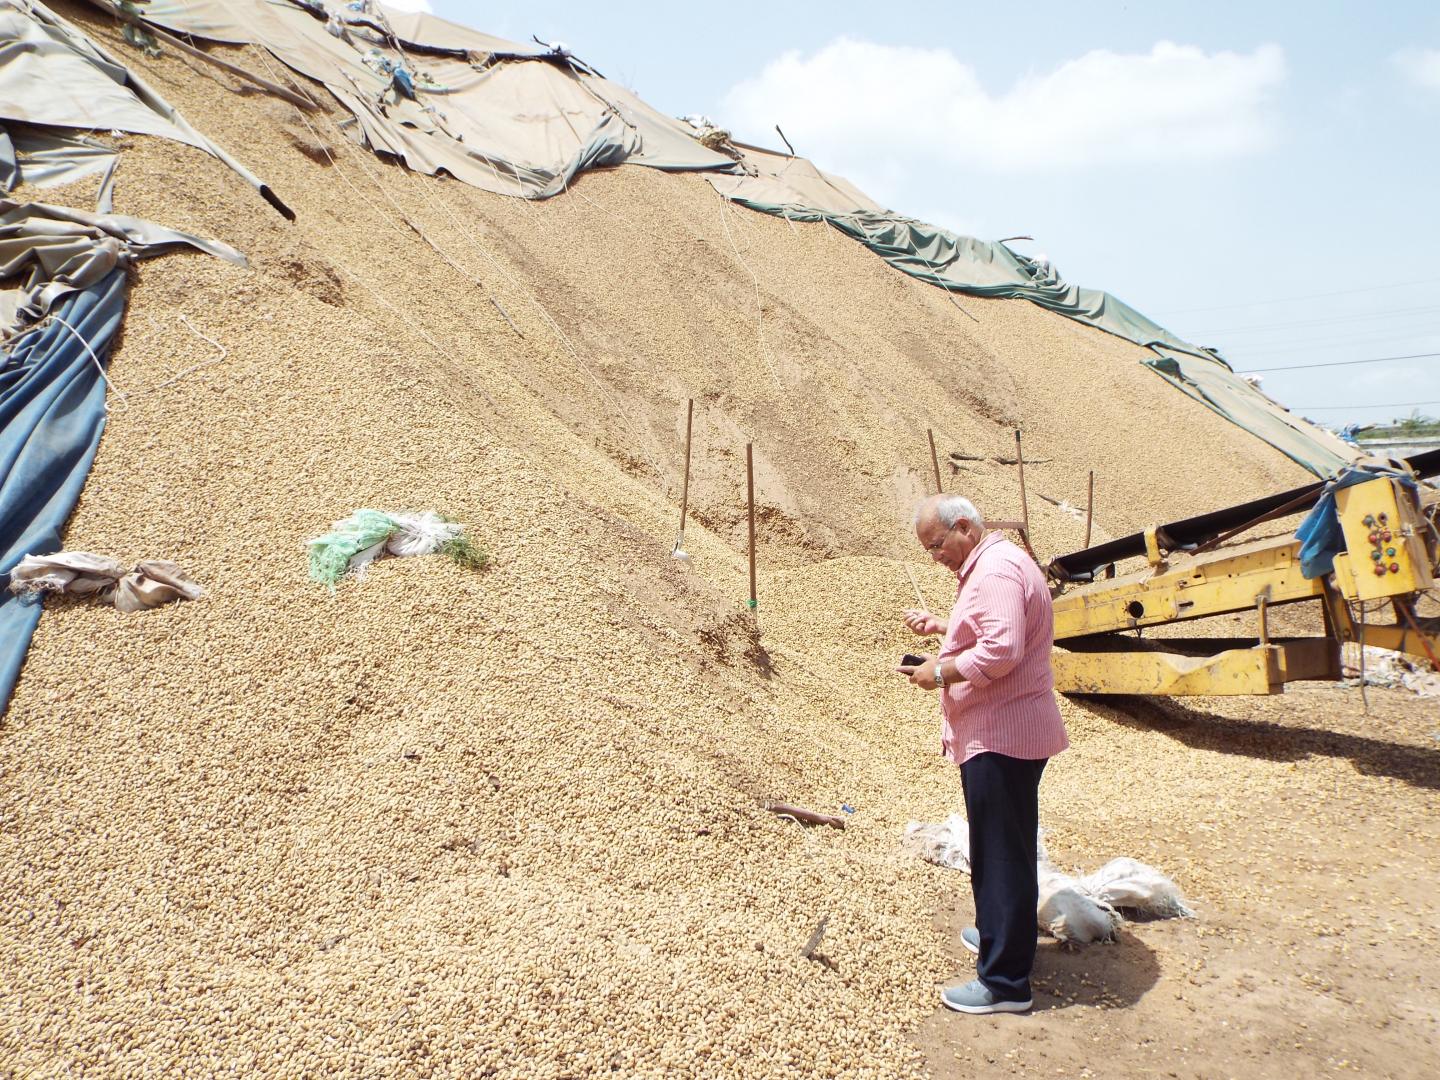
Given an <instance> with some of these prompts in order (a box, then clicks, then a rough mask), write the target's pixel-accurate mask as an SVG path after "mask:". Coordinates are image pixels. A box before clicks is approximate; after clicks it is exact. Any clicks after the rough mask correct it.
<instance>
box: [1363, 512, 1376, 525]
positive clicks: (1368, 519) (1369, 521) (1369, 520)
mask: <svg viewBox="0 0 1440 1080" xmlns="http://www.w3.org/2000/svg"><path fill="white" fill-rule="evenodd" d="M1365 524H1366V525H1374V524H1375V515H1374V514H1366V515H1365Z"/></svg>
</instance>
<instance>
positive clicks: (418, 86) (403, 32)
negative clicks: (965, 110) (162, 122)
mask: <svg viewBox="0 0 1440 1080" xmlns="http://www.w3.org/2000/svg"><path fill="white" fill-rule="evenodd" d="M142 14H143V16H144V18H145V19H146V20H147V21H149V22H153V23H155V24H156V25H158V26H162V27H165V28H166V29H169V30H173V31H177V32H181V33H186V34H190V35H192V36H195V37H205V38H209V39H210V40H213V41H223V42H229V43H253V44H256V45H260V46H263V47H264V48H265V49H266V50H268V51H269V52H270V53H272V54H273V55H274V56H275V57H276V58H278V59H279V60H280V61H282V62H283V63H284V64H285V65H286V66H287V67H289V68H291V69H293V70H294V71H297V72H299V73H301V74H303V75H305V76H307V77H309V78H312V79H315V80H316V81H317V82H320V83H323V84H324V85H325V86H326V88H328V89H329V90H330V91H331V93H333V94H334V95H335V97H336V98H337V99H338V100H339V101H340V102H341V103H342V104H344V106H345V107H346V108H347V109H348V110H350V112H351V113H352V114H353V115H354V116H355V118H356V120H357V121H358V132H359V134H360V136H361V137H362V138H363V141H364V143H365V144H366V145H368V146H370V147H372V148H373V149H375V150H377V151H380V152H382V153H386V154H392V155H394V156H396V157H399V158H401V159H402V160H404V162H405V163H406V165H408V166H409V167H410V168H412V169H414V170H416V171H417V172H423V173H428V174H434V173H437V172H439V171H441V170H444V171H445V172H448V173H449V174H451V175H452V176H454V177H456V178H457V179H459V180H462V181H464V182H465V183H467V184H470V185H472V186H474V187H478V188H483V189H485V190H486V191H493V192H496V193H499V194H502V195H519V196H523V197H525V198H531V199H536V198H545V197H547V196H549V195H553V194H555V193H556V192H558V191H561V190H563V189H564V187H565V186H566V184H568V183H569V182H570V180H571V178H572V177H574V175H575V174H576V173H577V172H579V171H581V170H583V169H586V168H591V167H594V166H598V165H620V164H627V163H628V164H636V165H646V166H649V167H652V168H658V169H675V170H701V171H705V170H726V171H730V170H734V169H735V168H736V165H735V162H734V161H733V160H732V159H731V158H729V157H726V156H725V155H723V154H717V153H715V152H714V151H712V150H708V149H706V148H705V147H704V146H702V145H700V143H699V142H697V141H696V140H695V139H694V138H693V137H692V136H691V134H690V131H689V129H688V128H687V127H686V126H685V125H684V124H682V123H680V122H679V121H678V120H675V119H673V118H671V117H668V116H665V115H664V114H663V113H660V112H658V111H656V110H655V109H652V108H651V107H650V106H649V105H646V104H645V103H644V102H643V101H641V100H640V99H639V98H637V97H636V96H635V95H634V94H631V93H630V92H629V91H627V90H625V89H624V88H623V87H620V86H618V85H616V84H615V83H612V82H610V81H609V80H608V79H604V78H602V77H600V76H599V75H597V74H596V73H594V72H593V71H591V70H590V69H589V68H587V67H586V66H585V65H584V64H583V63H581V62H579V61H578V60H575V59H574V58H573V57H571V56H569V55H568V54H566V53H563V52H558V51H552V50H549V49H546V48H543V47H537V46H533V45H520V44H517V43H515V42H510V41H506V40H504V39H502V38H497V37H492V36H490V35H488V34H482V33H479V32H478V31H474V30H469V29H466V28H465V27H461V26H457V25H456V24H454V23H450V22H446V21H445V20H444V19H440V18H436V17H435V16H433V15H427V14H423V13H413V14H401V13H393V12H388V11H386V10H385V9H383V8H381V7H378V6H377V7H373V8H370V9H367V10H363V11H354V10H350V9H348V8H347V7H345V6H343V5H340V4H333V5H331V6H330V7H329V8H328V10H327V14H328V15H329V18H328V20H325V19H321V18H318V17H317V16H316V15H315V14H314V13H313V12H312V11H311V10H309V9H307V8H306V7H302V6H300V5H298V4H296V3H291V2H289V0H234V2H232V3H218V2H216V0H156V2H155V3H151V4H148V5H146V7H145V8H144V10H143V12H142Z"/></svg>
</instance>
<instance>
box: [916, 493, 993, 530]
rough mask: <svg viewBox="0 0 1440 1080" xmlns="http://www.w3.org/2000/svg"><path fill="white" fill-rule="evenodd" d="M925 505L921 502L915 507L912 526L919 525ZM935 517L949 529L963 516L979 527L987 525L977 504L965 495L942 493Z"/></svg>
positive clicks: (936, 505) (936, 506)
mask: <svg viewBox="0 0 1440 1080" xmlns="http://www.w3.org/2000/svg"><path fill="white" fill-rule="evenodd" d="M924 507H925V504H924V503H921V504H920V505H919V506H917V507H916V508H915V518H914V520H913V521H912V522H911V527H912V528H918V527H919V525H920V511H921V510H923V509H924ZM935 517H936V518H937V519H938V520H939V522H940V524H941V525H944V526H945V528H947V529H950V528H954V526H955V523H956V522H957V521H959V520H960V519H961V518H964V519H965V520H966V521H968V522H970V524H972V525H974V526H975V527H976V528H977V529H983V528H984V527H985V519H984V518H983V517H982V516H981V515H980V511H979V510H977V509H975V504H974V503H972V502H971V501H970V500H969V499H967V498H965V496H964V495H941V496H940V498H939V500H938V501H937V502H936V503H935Z"/></svg>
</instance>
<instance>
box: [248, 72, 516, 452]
mask: <svg viewBox="0 0 1440 1080" xmlns="http://www.w3.org/2000/svg"><path fill="white" fill-rule="evenodd" d="M252 48H254V49H255V51H256V53H257V54H258V55H259V57H260V62H261V63H262V64H264V65H265V68H266V70H268V71H269V72H270V73H271V74H272V75H275V76H276V81H277V82H278V81H279V78H280V75H279V73H278V72H276V70H275V68H274V67H272V66H271V64H270V61H269V58H268V57H267V56H266V50H264V49H263V48H261V47H260V46H258V45H253V43H252ZM295 114H296V115H297V116H299V117H300V120H301V122H302V123H304V125H305V127H306V128H308V129H309V131H310V134H311V135H313V136H314V137H315V142H316V145H317V146H319V147H320V149H321V151H323V152H324V154H325V157H326V158H327V159H329V161H330V164H331V166H332V167H334V169H335V172H336V173H337V174H338V175H339V177H340V178H341V179H342V180H344V181H345V184H346V185H347V186H348V187H349V188H350V190H351V191H353V192H354V193H355V195H356V197H357V198H358V199H359V200H360V202H361V203H362V204H364V205H370V200H369V199H367V198H366V197H365V195H364V193H363V192H361V190H360V189H359V188H358V187H356V186H355V183H354V182H353V181H352V180H351V179H350V177H349V176H348V175H346V173H345V170H344V169H342V168H341V167H340V162H339V160H338V159H337V158H336V157H335V155H334V154H332V153H331V152H330V148H329V146H327V145H326V143H325V140H324V139H323V138H321V136H320V132H319V131H317V130H316V129H315V126H314V125H313V124H311V123H310V120H309V118H308V117H307V116H306V115H305V114H304V113H303V112H302V111H301V110H300V109H299V108H296V109H295ZM337 130H338V125H337ZM340 138H341V141H342V142H346V143H348V142H349V141H350V140H349V139H348V138H347V137H346V135H345V133H344V132H343V131H341V132H340ZM382 190H383V189H382ZM392 201H393V200H392ZM380 220H381V221H382V222H383V223H384V224H386V225H388V226H390V227H391V228H392V229H394V230H395V231H396V232H398V233H399V234H400V235H401V236H405V235H407V234H406V233H405V230H404V229H402V228H400V226H398V225H396V224H395V223H394V222H393V221H391V220H390V219H389V218H387V217H386V216H385V215H384V214H381V215H380ZM306 246H307V247H312V249H313V245H310V244H308V243H307V245H306ZM332 261H333V262H334V265H335V266H336V267H337V268H338V269H340V270H341V271H342V272H343V273H345V274H346V275H348V276H349V277H350V278H351V279H353V280H354V281H355V282H356V283H357V284H359V285H360V286H361V287H362V288H363V289H365V291H366V292H368V293H369V294H370V295H371V296H372V297H373V298H374V299H375V300H376V301H377V302H378V303H379V304H380V306H381V307H383V308H385V309H386V310H387V311H389V312H391V313H393V314H394V315H396V316H398V317H399V318H400V320H401V321H402V322H404V323H405V324H406V325H407V326H409V327H410V328H411V329H412V330H413V331H415V333H416V334H417V335H418V336H419V337H421V338H423V339H424V340H425V341H426V342H427V343H428V344H429V345H430V347H431V348H433V349H434V350H435V351H436V352H438V353H439V354H440V355H441V356H443V357H444V358H445V359H447V360H449V361H450V362H451V363H452V364H454V365H456V367H457V368H463V367H464V364H463V363H462V361H461V360H460V359H459V358H458V357H457V356H456V355H455V354H454V353H453V352H452V351H451V350H449V349H447V348H446V347H445V346H443V345H441V344H440V342H438V341H436V340H435V338H433V337H432V336H431V335H430V333H429V332H428V331H427V330H426V329H425V328H424V327H423V326H421V325H420V324H419V323H418V322H416V321H415V320H414V319H413V318H411V317H410V316H409V314H407V313H406V312H405V311H403V310H401V309H400V308H397V307H396V306H395V305H394V304H392V303H390V302H389V301H388V300H386V299H385V297H384V295H383V294H381V293H380V292H379V291H378V290H377V289H375V288H374V286H372V285H371V284H370V283H369V282H367V281H366V280H365V279H364V278H362V277H361V276H360V275H359V274H357V273H355V272H354V271H353V270H351V269H350V268H349V267H348V266H346V265H345V264H344V263H342V262H341V261H340V260H339V259H333V260H332ZM377 329H379V330H380V331H381V332H382V333H383V332H384V327H379V326H377ZM478 389H479V391H480V393H481V395H482V396H484V398H485V400H486V401H488V402H489V403H490V404H491V406H492V407H496V408H498V406H497V405H496V402H495V399H494V398H492V397H491V396H490V395H489V393H488V392H486V390H485V389H484V387H478ZM486 429H487V430H489V428H488V426H487V427H486Z"/></svg>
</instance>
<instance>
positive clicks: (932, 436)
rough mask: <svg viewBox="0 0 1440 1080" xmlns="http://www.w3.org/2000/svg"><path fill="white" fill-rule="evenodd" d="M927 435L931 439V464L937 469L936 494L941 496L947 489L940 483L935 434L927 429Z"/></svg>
mask: <svg viewBox="0 0 1440 1080" xmlns="http://www.w3.org/2000/svg"><path fill="white" fill-rule="evenodd" d="M925 434H926V435H927V436H929V438H930V464H931V465H933V466H934V467H935V494H936V495H939V494H940V493H941V492H943V491H944V490H945V488H944V486H943V485H942V484H941V483H940V459H939V458H938V457H936V456H935V432H934V431H933V430H932V429H930V428H926V429H925Z"/></svg>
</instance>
